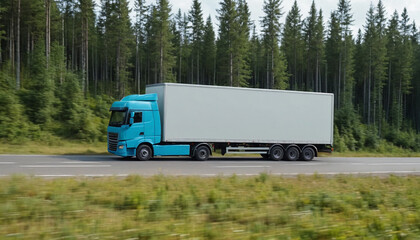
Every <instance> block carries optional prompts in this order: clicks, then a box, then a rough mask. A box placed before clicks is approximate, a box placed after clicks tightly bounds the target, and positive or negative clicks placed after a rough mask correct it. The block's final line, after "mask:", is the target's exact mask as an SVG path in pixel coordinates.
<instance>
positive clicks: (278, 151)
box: [273, 149, 281, 158]
mask: <svg viewBox="0 0 420 240" xmlns="http://www.w3.org/2000/svg"><path fill="white" fill-rule="evenodd" d="M273 155H274V157H275V158H280V157H281V151H280V149H276V150H274V152H273Z"/></svg>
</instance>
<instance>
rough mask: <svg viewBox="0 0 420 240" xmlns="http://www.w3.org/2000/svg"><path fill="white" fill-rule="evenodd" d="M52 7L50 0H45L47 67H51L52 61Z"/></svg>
mask: <svg viewBox="0 0 420 240" xmlns="http://www.w3.org/2000/svg"><path fill="white" fill-rule="evenodd" d="M50 7H51V3H50V0H45V57H46V58H47V69H48V67H49V62H50V41H51V35H50V34H51V33H50V30H51V29H50V24H51V21H50V12H51V11H50Z"/></svg>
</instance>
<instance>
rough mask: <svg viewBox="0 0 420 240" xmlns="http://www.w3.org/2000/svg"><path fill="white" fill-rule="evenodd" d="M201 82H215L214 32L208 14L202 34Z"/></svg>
mask: <svg viewBox="0 0 420 240" xmlns="http://www.w3.org/2000/svg"><path fill="white" fill-rule="evenodd" d="M202 58H203V76H204V78H203V83H204V84H208V85H214V84H215V80H216V79H215V78H216V76H215V74H216V73H215V71H216V69H215V68H216V66H215V65H216V45H215V34H214V30H213V23H212V21H211V17H210V16H209V17H208V18H207V21H206V25H205V26H204V35H203V52H202Z"/></svg>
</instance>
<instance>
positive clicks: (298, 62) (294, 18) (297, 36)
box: [282, 1, 304, 90]
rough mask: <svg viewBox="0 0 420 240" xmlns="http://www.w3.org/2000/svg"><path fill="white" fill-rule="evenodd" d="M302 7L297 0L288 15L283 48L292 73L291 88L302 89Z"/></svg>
mask: <svg viewBox="0 0 420 240" xmlns="http://www.w3.org/2000/svg"><path fill="white" fill-rule="evenodd" d="M301 17H302V16H301V14H300V9H299V7H298V5H297V2H296V1H295V2H294V4H293V6H292V9H291V10H290V11H289V13H288V14H287V17H286V23H285V26H284V32H283V39H282V49H283V52H284V53H285V57H286V60H287V63H288V72H289V74H290V79H289V82H290V88H291V89H293V90H298V89H300V86H301V84H302V72H303V66H302V62H303V51H302V50H303V45H304V43H303V38H302V20H301Z"/></svg>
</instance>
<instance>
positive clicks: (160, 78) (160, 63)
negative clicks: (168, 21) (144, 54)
mask: <svg viewBox="0 0 420 240" xmlns="http://www.w3.org/2000/svg"><path fill="white" fill-rule="evenodd" d="M159 65H160V67H159V83H162V82H163V81H164V78H163V43H162V36H161V38H160V56H159Z"/></svg>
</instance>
